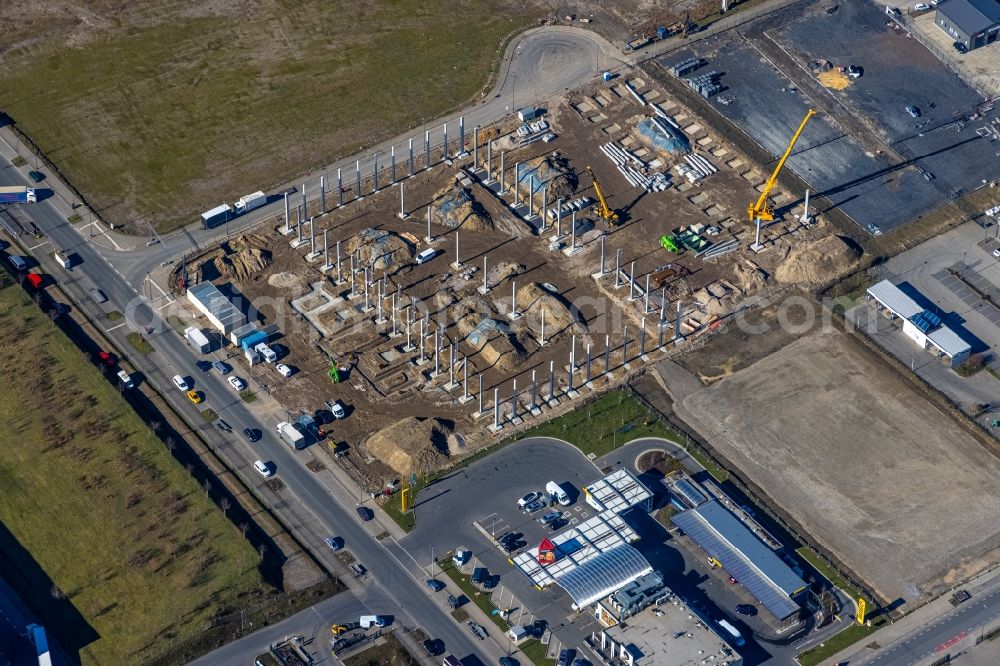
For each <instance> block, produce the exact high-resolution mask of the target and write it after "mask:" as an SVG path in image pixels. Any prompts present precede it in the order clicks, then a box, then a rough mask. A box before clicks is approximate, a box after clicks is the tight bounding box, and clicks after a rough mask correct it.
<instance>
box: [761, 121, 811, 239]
mask: <svg viewBox="0 0 1000 666" xmlns="http://www.w3.org/2000/svg"><path fill="white" fill-rule="evenodd" d="M814 115H816V112H815V111H813V110H812V109H809V111H808V112H807V113H806V117H805V118H803V119H802V124H800V125H799V128H798V129H797V130H795V135H794V136H792V140H791V141H790V142H789V143H788V148H786V149H785V154H784V155H782V156H781V159H780V160H778V166H776V167H774V172H773V173H772V174H771V177H770V178H768V179H767V183H765V184H764V190H763V191H762V192H761V193H760V198H758V199H757V202H756V203H754V204H751V205H750V208H748V209H747V212H748V213H749V214H750V221H751V222H753V221H755V220H760V221H761V222H770V221H771V220H773V219H774V212H773V211H772V210H771V206H770V205H769V204H768V202H767V197H768V195H770V194H771V190H773V189H774V186H775V184H777V182H778V172H779V171H781V167H783V166H785V160H787V159H788V156H789V155H791V154H792V148H794V147H795V142H796V141H798V140H799V135H800V134H802V130H803V129H805V127H806V123H807V122H809V119H810V118H812V117H813V116H814Z"/></svg>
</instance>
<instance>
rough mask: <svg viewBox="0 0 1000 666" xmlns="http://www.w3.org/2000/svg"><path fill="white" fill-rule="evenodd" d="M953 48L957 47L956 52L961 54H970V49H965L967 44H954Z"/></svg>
mask: <svg viewBox="0 0 1000 666" xmlns="http://www.w3.org/2000/svg"><path fill="white" fill-rule="evenodd" d="M952 46H953V47H955V50H956V51H958V52H959V53H968V52H969V49H967V48H966V47H965V44H963V43H962V42H955V43H954V44H952Z"/></svg>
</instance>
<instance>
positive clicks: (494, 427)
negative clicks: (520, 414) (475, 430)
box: [486, 423, 503, 432]
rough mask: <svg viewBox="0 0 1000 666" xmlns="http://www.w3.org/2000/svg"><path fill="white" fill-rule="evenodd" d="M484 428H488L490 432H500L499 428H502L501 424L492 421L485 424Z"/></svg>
mask: <svg viewBox="0 0 1000 666" xmlns="http://www.w3.org/2000/svg"><path fill="white" fill-rule="evenodd" d="M486 429H487V430H489V431H490V432H500V431H501V430H503V426H502V425H497V424H496V423H494V424H492V425H489V426H487V427H486Z"/></svg>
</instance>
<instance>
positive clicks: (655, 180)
mask: <svg viewBox="0 0 1000 666" xmlns="http://www.w3.org/2000/svg"><path fill="white" fill-rule="evenodd" d="M600 148H601V152H603V153H604V154H605V155H607V157H608V159H610V160H611V161H612V162H614V164H615V167H616V168H617V169H618V171H619V173H621V175H622V176H624V177H625V180H627V181H628V182H629V184H630V185H632V187H641V188H643V189H644V190H646V191H647V192H662V191H663V190H665V189H667V187H669V181H668V180H667V177H666V176H665V175H664V174H662V173H659V172H654V173H653V174H651V175H649V176H647V175H646V174H644V173H642V172H641V171H639V169H645V168H646V163H645V162H643V161H642V160H641V159H639V158H638V157H636V156H635V155H633V154H632V153H630V152H629V151H627V150H625V149H624V148H622V147H621V146H619V145H618V144H617V143H615V142H614V141H610V142H608V143H606V144H604V145H602V146H601V147H600ZM637 167H638V168H637Z"/></svg>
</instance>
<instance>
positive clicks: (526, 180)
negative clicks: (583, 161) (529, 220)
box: [517, 154, 580, 201]
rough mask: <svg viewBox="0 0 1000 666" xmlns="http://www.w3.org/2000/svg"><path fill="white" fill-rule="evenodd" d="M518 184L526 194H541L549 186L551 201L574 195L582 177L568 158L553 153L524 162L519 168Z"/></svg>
mask: <svg viewBox="0 0 1000 666" xmlns="http://www.w3.org/2000/svg"><path fill="white" fill-rule="evenodd" d="M517 184H518V187H520V188H521V192H522V193H524V194H525V196H527V194H526V193H527V192H531V193H534V194H536V195H538V196H541V192H542V190H543V189H545V188H546V187H547V188H548V190H549V195H548V197H549V201H555V200H556V199H558V198H560V197H562V198H564V199H568V198H570V197H571V196H573V193H574V192H576V188H577V186H578V185H579V184H580V179H579V177H578V176H577V175H576V172H575V171H573V168H572V167H570V166H569V162H568V161H567V160H566V158H564V157H560V156H559V155H558V154H552V155H547V156H545V157H539V158H537V159H534V160H531V161H529V162H523V163H522V164H521V166H520V167H519V169H518V173H517Z"/></svg>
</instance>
